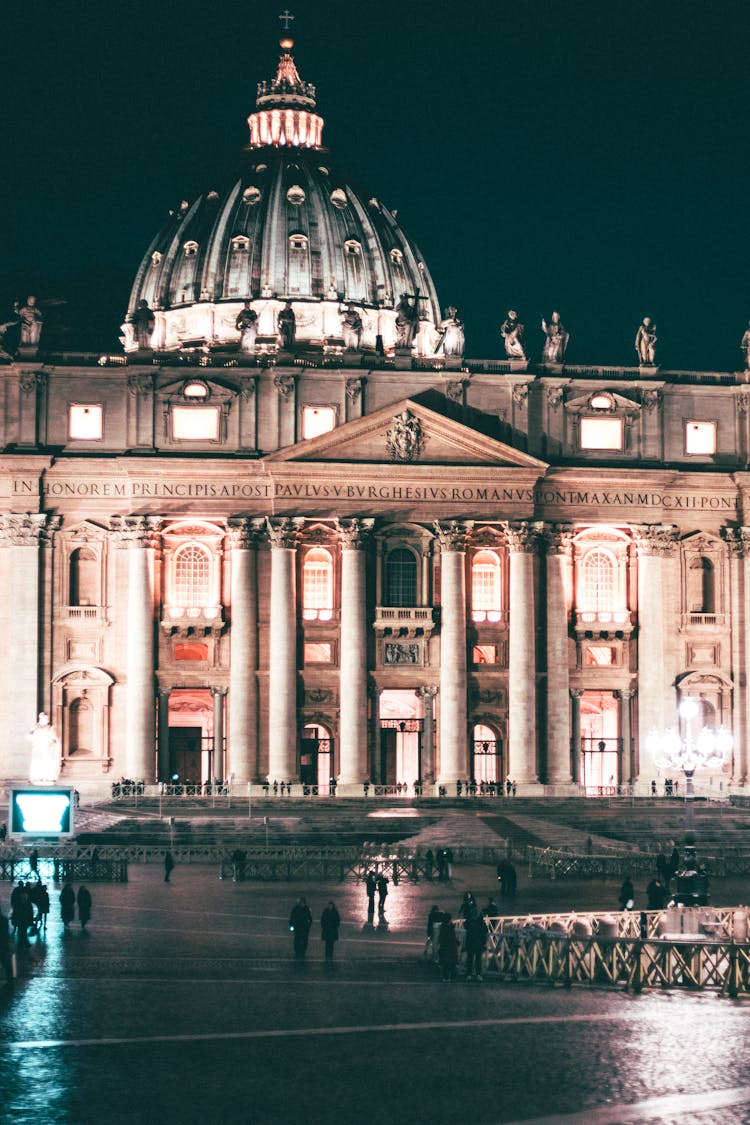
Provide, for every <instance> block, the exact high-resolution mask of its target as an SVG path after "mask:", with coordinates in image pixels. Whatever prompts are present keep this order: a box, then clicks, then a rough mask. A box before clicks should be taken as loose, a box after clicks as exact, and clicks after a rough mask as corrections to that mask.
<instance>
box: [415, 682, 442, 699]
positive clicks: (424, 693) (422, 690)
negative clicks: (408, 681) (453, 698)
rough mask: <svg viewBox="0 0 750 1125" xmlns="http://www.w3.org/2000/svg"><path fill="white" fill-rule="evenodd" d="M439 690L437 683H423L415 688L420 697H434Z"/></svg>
mask: <svg viewBox="0 0 750 1125" xmlns="http://www.w3.org/2000/svg"><path fill="white" fill-rule="evenodd" d="M439 690H440V689H439V688H438V686H437V684H422V686H421V687H418V688H415V691H414V694H415V695H417V696H419V698H420V699H434V698H435V696H436V695H437V693H438V691H439Z"/></svg>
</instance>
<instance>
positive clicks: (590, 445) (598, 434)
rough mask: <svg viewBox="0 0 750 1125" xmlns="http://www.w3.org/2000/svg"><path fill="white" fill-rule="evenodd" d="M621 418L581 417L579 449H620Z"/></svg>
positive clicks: (621, 445)
mask: <svg viewBox="0 0 750 1125" xmlns="http://www.w3.org/2000/svg"><path fill="white" fill-rule="evenodd" d="M622 438H623V426H622V418H581V449H622V448H623V440H622Z"/></svg>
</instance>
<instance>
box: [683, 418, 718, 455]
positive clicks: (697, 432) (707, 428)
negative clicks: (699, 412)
mask: <svg viewBox="0 0 750 1125" xmlns="http://www.w3.org/2000/svg"><path fill="white" fill-rule="evenodd" d="M685 452H686V453H689V454H692V455H693V456H698V457H710V456H711V455H712V454H714V453H715V452H716V423H715V422H686V423H685Z"/></svg>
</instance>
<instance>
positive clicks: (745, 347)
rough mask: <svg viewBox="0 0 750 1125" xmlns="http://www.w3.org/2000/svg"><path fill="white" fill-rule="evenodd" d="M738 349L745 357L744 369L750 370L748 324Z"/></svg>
mask: <svg viewBox="0 0 750 1125" xmlns="http://www.w3.org/2000/svg"><path fill="white" fill-rule="evenodd" d="M740 347H741V349H742V354H743V355H744V357H745V368H746V369H748V370H750V323H748V326H747V328H746V329H745V335H744V336H743V337H742V341H741V343H740Z"/></svg>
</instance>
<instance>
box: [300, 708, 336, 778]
mask: <svg viewBox="0 0 750 1125" xmlns="http://www.w3.org/2000/svg"><path fill="white" fill-rule="evenodd" d="M332 751H333V741H332V739H331V733H330V731H328V730H326V728H325V727H323V726H320V725H319V724H317V723H308V725H307V726H306V727H305V728H304V730H303V731H302V749H301V753H300V766H299V777H300V781H301V782H302V784H303V785H312V786H317V787H318V792H319V793H327V792H328V785H329V783H330V780H331V778H332V777H333V757H332Z"/></svg>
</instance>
